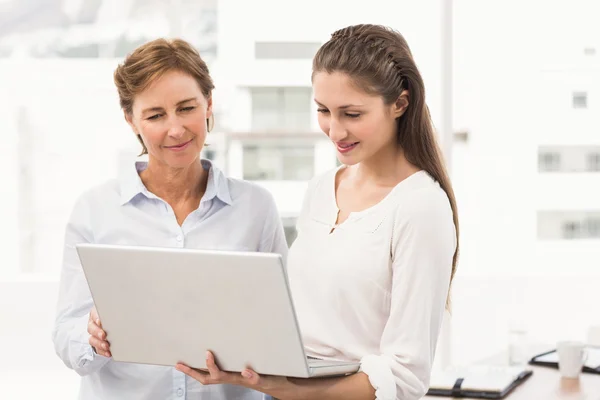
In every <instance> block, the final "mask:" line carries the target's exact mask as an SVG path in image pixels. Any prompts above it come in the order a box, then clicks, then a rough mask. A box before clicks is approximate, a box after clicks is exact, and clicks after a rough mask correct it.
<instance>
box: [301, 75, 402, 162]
mask: <svg viewBox="0 0 600 400" xmlns="http://www.w3.org/2000/svg"><path fill="white" fill-rule="evenodd" d="M313 90H314V94H315V102H316V103H317V106H318V112H319V118H318V119H319V126H320V127H321V130H323V132H324V133H325V134H326V135H327V136H328V137H329V139H331V141H332V142H333V144H334V145H335V147H336V150H337V156H338V159H339V160H340V162H341V163H342V164H346V165H354V164H357V163H359V162H362V161H365V160H367V159H371V158H372V157H376V156H378V155H380V154H381V152H382V151H386V150H390V149H395V148H396V147H397V146H398V144H397V143H398V139H397V137H396V136H397V124H396V119H397V118H398V117H400V116H401V115H402V114H403V113H404V111H405V109H406V106H407V105H408V98H407V96H408V95H407V94H405V93H403V95H402V96H401V97H400V98H399V99H398V101H397V102H396V103H394V104H391V105H386V104H385V103H384V101H383V98H382V97H381V96H378V95H372V94H368V93H366V92H364V91H363V90H361V89H359V88H358V87H357V86H356V85H355V84H354V83H353V82H352V80H351V79H350V77H349V76H348V75H347V74H345V73H341V72H333V73H327V72H318V73H316V74H315V75H314V77H313Z"/></svg>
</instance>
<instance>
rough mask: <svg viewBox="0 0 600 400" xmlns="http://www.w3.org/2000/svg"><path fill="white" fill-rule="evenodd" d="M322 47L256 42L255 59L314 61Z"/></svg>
mask: <svg viewBox="0 0 600 400" xmlns="http://www.w3.org/2000/svg"><path fill="white" fill-rule="evenodd" d="M320 45H321V44H320V43H315V42H307V43H292V42H256V43H254V57H255V58H256V59H257V60H260V59H272V60H294V59H295V60H312V58H313V56H314V55H315V54H316V53H317V50H318V49H319V46H320Z"/></svg>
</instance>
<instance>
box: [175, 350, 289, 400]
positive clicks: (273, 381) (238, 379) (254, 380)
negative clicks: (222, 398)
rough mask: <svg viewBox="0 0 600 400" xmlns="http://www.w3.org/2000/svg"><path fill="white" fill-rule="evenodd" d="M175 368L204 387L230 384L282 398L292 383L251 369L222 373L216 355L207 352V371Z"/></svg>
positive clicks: (282, 377) (284, 378) (184, 366)
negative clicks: (262, 374)
mask: <svg viewBox="0 0 600 400" xmlns="http://www.w3.org/2000/svg"><path fill="white" fill-rule="evenodd" d="M175 368H176V369H177V370H178V371H181V372H183V373H184V374H186V375H187V376H189V377H191V378H194V379H195V380H197V381H198V382H200V383H201V384H203V385H218V384H230V385H238V386H244V387H247V388H249V389H254V390H258V391H259V392H263V393H266V394H269V395H271V396H274V397H282V394H283V393H285V392H286V389H287V388H288V387H289V385H290V382H289V380H288V379H287V378H286V377H284V376H272V375H265V376H261V375H259V374H257V373H256V372H254V371H253V370H251V369H245V370H244V371H242V372H241V374H240V373H235V372H225V371H221V370H220V369H219V367H218V366H217V363H216V362H215V357H214V355H213V354H212V353H211V352H210V351H208V352H206V368H207V369H205V370H201V369H195V368H190V367H188V366H187V365H185V364H181V363H179V364H177V365H176V366H175Z"/></svg>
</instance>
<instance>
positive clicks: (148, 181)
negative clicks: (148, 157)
mask: <svg viewBox="0 0 600 400" xmlns="http://www.w3.org/2000/svg"><path fill="white" fill-rule="evenodd" d="M140 178H141V179H142V182H143V183H144V185H145V186H146V188H147V189H148V190H149V191H150V192H152V193H154V194H155V195H156V196H158V197H160V198H161V199H163V200H165V201H167V202H168V203H170V204H172V203H181V202H187V201H189V200H197V199H199V198H201V197H202V195H203V193H204V191H205V190H206V183H207V181H208V171H206V170H205V169H204V167H203V166H202V164H201V162H200V160H197V162H194V163H192V164H191V165H189V166H188V167H185V168H172V167H169V166H168V165H165V164H159V163H158V162H152V161H150V162H148V167H147V168H146V169H145V170H143V171H142V172H141V173H140Z"/></svg>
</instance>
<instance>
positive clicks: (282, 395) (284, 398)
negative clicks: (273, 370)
mask: <svg viewBox="0 0 600 400" xmlns="http://www.w3.org/2000/svg"><path fill="white" fill-rule="evenodd" d="M264 389H265V390H264V392H265V393H268V394H270V395H271V396H272V397H273V398H274V399H275V400H299V399H305V398H306V397H303V396H302V393H300V391H301V387H300V386H298V385H296V384H295V383H294V382H293V380H292V378H287V379H285V380H284V382H283V384H281V385H277V387H274V388H264ZM261 391H262V390H261Z"/></svg>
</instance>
